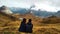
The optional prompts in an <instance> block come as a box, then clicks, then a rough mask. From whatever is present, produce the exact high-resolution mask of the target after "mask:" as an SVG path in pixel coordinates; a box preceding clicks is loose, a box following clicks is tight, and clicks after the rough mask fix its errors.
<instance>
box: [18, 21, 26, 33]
mask: <svg viewBox="0 0 60 34" xmlns="http://www.w3.org/2000/svg"><path fill="white" fill-rule="evenodd" d="M19 32H26V24H25V23H24V22H21V25H20V27H19Z"/></svg>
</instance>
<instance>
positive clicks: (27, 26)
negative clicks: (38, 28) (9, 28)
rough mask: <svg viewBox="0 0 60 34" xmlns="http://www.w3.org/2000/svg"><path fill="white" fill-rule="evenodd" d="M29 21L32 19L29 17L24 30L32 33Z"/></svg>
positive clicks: (31, 25)
mask: <svg viewBox="0 0 60 34" xmlns="http://www.w3.org/2000/svg"><path fill="white" fill-rule="evenodd" d="M31 21H32V20H31V19H29V20H28V23H27V24H26V32H27V33H32V29H33V24H32V22H31Z"/></svg>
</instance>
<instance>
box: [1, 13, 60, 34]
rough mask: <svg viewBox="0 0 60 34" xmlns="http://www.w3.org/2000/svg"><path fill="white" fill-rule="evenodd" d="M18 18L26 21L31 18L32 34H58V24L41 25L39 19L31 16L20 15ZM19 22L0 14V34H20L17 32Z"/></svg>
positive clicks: (59, 29) (59, 31)
mask: <svg viewBox="0 0 60 34" xmlns="http://www.w3.org/2000/svg"><path fill="white" fill-rule="evenodd" d="M15 16H16V15H15ZM19 17H23V18H26V19H29V18H31V19H32V20H33V21H32V23H33V25H34V27H33V33H32V34H60V24H42V23H41V22H42V21H43V20H42V19H41V18H38V17H37V18H36V17H34V16H33V15H31V14H27V15H20V16H19ZM52 21H53V20H52ZM20 22H21V21H19V20H15V21H13V20H12V19H11V18H10V17H7V16H4V15H2V14H0V33H1V34H21V32H18V28H19V26H20Z"/></svg>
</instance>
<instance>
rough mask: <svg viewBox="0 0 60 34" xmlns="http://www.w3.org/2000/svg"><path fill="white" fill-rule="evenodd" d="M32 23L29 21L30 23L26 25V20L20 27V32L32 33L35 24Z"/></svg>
mask: <svg viewBox="0 0 60 34" xmlns="http://www.w3.org/2000/svg"><path fill="white" fill-rule="evenodd" d="M31 21H32V20H31V19H29V20H28V22H27V23H26V19H25V18H24V19H23V21H22V22H21V25H20V27H19V32H26V33H32V28H33V24H32V22H31Z"/></svg>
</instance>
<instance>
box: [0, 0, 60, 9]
mask: <svg viewBox="0 0 60 34" xmlns="http://www.w3.org/2000/svg"><path fill="white" fill-rule="evenodd" d="M33 4H35V5H36V4H38V5H39V6H40V5H41V4H45V5H47V6H46V7H47V8H50V7H53V8H54V9H55V10H56V9H57V10H60V0H0V6H1V5H6V6H10V7H24V8H29V7H30V6H31V5H33ZM41 7H42V6H41ZM46 7H45V8H46ZM42 8H43V7H42ZM50 9H52V8H50ZM47 10H48V9H47Z"/></svg>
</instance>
